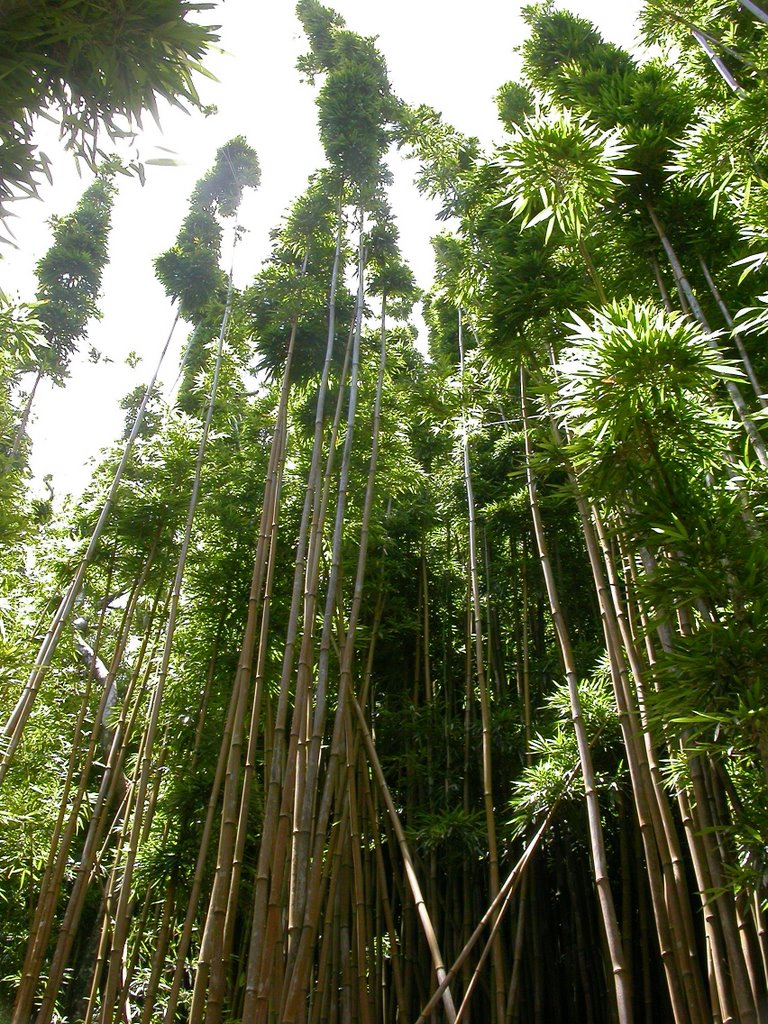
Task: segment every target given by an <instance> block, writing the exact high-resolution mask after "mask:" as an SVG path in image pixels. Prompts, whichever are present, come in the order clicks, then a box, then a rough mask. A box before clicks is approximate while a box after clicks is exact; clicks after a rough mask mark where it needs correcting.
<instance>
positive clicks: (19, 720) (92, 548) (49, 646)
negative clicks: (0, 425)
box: [0, 312, 179, 786]
mask: <svg viewBox="0 0 768 1024" xmlns="http://www.w3.org/2000/svg"><path fill="white" fill-rule="evenodd" d="M178 320H179V314H178V312H177V313H176V316H175V317H174V321H173V324H172V326H171V330H170V332H169V334H168V338H167V340H166V342H165V345H164V346H163V350H162V352H161V353H160V358H159V360H158V362H157V366H156V368H155V372H154V373H153V375H152V379H151V380H150V382H149V384H148V385H147V388H146V390H145V392H144V396H143V398H142V400H141V404H140V405H139V408H138V410H137V412H136V418H135V419H134V422H133V427H132V428H131V433H130V434H129V436H128V440H127V441H126V443H125V447H124V448H123V453H122V456H121V458H120V462H119V463H118V467H117V469H116V470H115V475H114V477H113V479H112V483H111V485H110V488H109V491H108V493H107V497H106V500H105V502H104V505H103V506H102V509H101V513H100V515H99V518H98V520H97V522H96V525H95V526H94V528H93V532H92V533H91V537H90V540H89V541H88V546H87V548H86V549H85V552H84V554H83V556H82V558H81V559H80V563H79V565H78V567H77V570H76V572H75V575H74V577H73V578H72V580H71V582H70V584H69V586H68V587H67V590H66V592H65V594H64V597H63V598H62V599H61V602H60V604H59V607H58V608H57V610H56V613H55V615H54V617H53V621H52V622H51V625H50V628H49V630H48V632H47V634H46V636H45V638H44V639H43V642H42V644H41V645H40V650H39V651H38V654H37V659H36V661H35V665H34V667H33V669H32V672H31V674H30V676H29V679H28V680H27V683H26V685H25V687H24V689H23V691H22V693H21V695H20V696H19V699H18V701H17V702H16V706H15V707H14V709H13V711H12V712H11V714H10V715H9V717H8V720H7V722H6V723H5V725H4V727H3V738H4V739H5V740H7V745H6V746H5V749H4V750H3V752H2V758H1V759H0V786H2V784H3V780H4V779H5V776H6V773H7V771H8V768H9V766H10V764H11V761H12V759H13V755H14V753H15V751H16V748H17V746H18V745H19V743H20V741H21V736H22V733H23V731H24V726H25V725H26V722H27V719H28V718H29V716H30V714H31V711H32V705H33V703H34V700H35V697H36V696H37V693H38V691H39V689H40V686H41V685H42V682H43V680H44V679H45V676H46V673H47V671H48V667H49V665H50V663H51V659H52V658H53V655H54V652H55V650H56V647H57V646H58V643H59V640H60V639H61V634H62V632H63V630H64V626H65V625H66V623H67V620H68V618H69V616H70V614H71V612H72V609H73V607H74V605H75V600H76V599H77V596H78V594H79V593H80V589H81V587H82V584H83V580H84V579H85V573H86V571H87V569H88V566H89V565H90V564H91V561H92V560H93V556H94V554H95V552H96V548H97V546H98V543H99V540H100V539H101V534H102V532H103V530H104V527H105V525H106V522H107V519H108V518H109V513H110V512H111V510H112V506H113V504H114V501H115V497H116V495H117V490H118V488H119V486H120V484H121V483H122V479H123V475H124V473H125V468H126V466H127V465H128V459H129V458H130V455H131V452H132V450H133V443H134V441H135V440H136V438H137V437H138V434H139V431H140V430H141V426H142V424H143V422H144V414H145V412H146V408H147V405H148V404H149V400H150V398H151V397H152V392H153V390H154V387H155V383H156V382H157V378H158V375H159V373H160V368H161V366H162V364H163V360H164V359H165V355H166V353H167V351H168V347H169V345H170V343H171V338H172V337H173V333H174V330H175V329H176V324H177V323H178Z"/></svg>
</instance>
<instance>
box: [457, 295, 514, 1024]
mask: <svg viewBox="0 0 768 1024" xmlns="http://www.w3.org/2000/svg"><path fill="white" fill-rule="evenodd" d="M457 312H458V346H459V373H460V375H461V381H462V396H463V402H464V406H465V407H464V409H463V410H462V416H461V448H462V464H463V470H464V490H465V492H466V497H467V516H468V517H467V529H468V546H469V587H470V593H471V598H472V633H473V634H474V647H475V672H476V678H477V686H478V689H479V691H480V719H481V728H482V771H483V808H484V810H485V827H486V834H487V837H488V874H489V893H490V896H491V899H494V898H495V896H496V894H497V893H498V891H499V853H498V847H497V843H496V820H495V814H494V808H493V787H492V778H493V770H492V763H491V711H490V703H489V698H488V683H487V679H486V675H485V656H484V652H483V613H482V606H481V602H480V582H479V572H478V566H477V514H476V511H475V496H474V490H473V487H472V472H471V467H470V457H469V430H468V427H467V412H466V391H465V389H466V384H465V365H464V342H463V320H462V313H461V308H460V307H459V309H458V311H457ZM492 963H493V985H494V999H495V1007H496V1015H495V1019H496V1021H497V1022H498V1024H501V1022H502V1021H503V1020H504V1008H505V1004H506V996H505V978H504V957H503V951H502V945H501V936H499V937H498V938H497V939H496V941H495V943H494V946H493V957H492Z"/></svg>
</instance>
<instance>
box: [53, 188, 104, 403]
mask: <svg viewBox="0 0 768 1024" xmlns="http://www.w3.org/2000/svg"><path fill="white" fill-rule="evenodd" d="M114 193H115V188H114V185H113V184H112V180H111V174H105V175H99V176H98V177H97V178H96V180H95V181H94V182H93V184H92V185H90V186H89V187H88V188H87V189H86V190H85V192H84V193H83V196H82V198H81V200H80V202H79V203H78V205H77V207H76V208H75V210H74V211H73V212H72V213H70V214H68V215H66V216H64V217H54V218H52V220H51V222H50V223H51V226H52V228H53V244H52V245H51V247H50V249H49V250H48V252H47V253H46V254H45V256H43V258H42V259H41V260H40V261H39V262H38V264H37V267H36V268H35V269H36V273H37V279H38V290H37V301H38V309H37V317H38V320H39V321H40V324H41V330H42V334H43V337H44V338H45V340H46V342H47V345H46V346H45V347H44V348H42V349H40V351H39V352H38V354H37V355H38V360H39V365H40V368H41V370H42V371H43V372H44V373H45V374H46V375H49V376H51V377H52V378H53V379H54V381H55V382H56V383H57V384H59V385H61V384H62V383H63V381H64V379H65V378H66V377H67V375H68V372H69V362H70V359H71V358H72V355H73V354H74V353H75V352H76V351H77V345H78V343H79V342H80V341H82V340H83V338H85V336H86V331H87V328H88V323H89V321H90V320H91V319H93V318H98V317H99V316H100V315H101V314H100V312H99V308H98V305H97V301H98V298H99V292H100V289H101V279H102V275H103V272H104V267H105V265H106V262H107V241H108V237H109V229H110V217H111V212H112V201H113V198H114Z"/></svg>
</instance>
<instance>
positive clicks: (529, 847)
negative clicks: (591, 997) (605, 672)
mask: <svg viewBox="0 0 768 1024" xmlns="http://www.w3.org/2000/svg"><path fill="white" fill-rule="evenodd" d="M595 739H597V737H595ZM580 767H581V765H580V763H578V764H576V765H574V766H573V768H572V769H571V770H570V771H569V772H568V773H567V774H566V776H565V778H564V779H563V784H562V788H561V789H560V792H559V793H558V794H557V796H556V797H555V799H554V800H553V801H552V805H551V807H549V808H548V810H547V813H546V815H545V816H544V820H543V821H542V823H541V825H540V826H539V827H538V829H537V830H536V832H535V833H534V835H533V836H532V837H531V838H530V839H529V840H528V842H527V844H526V846H525V849H524V850H523V853H522V855H521V856H520V857H519V858H518V860H517V863H516V864H515V866H514V867H513V868H512V870H511V871H510V873H509V874H508V875H507V877H506V878H505V879H504V882H503V883H502V884H501V886H500V887H499V892H498V895H497V896H496V898H495V899H494V900H493V901H492V902H491V903H490V905H489V906H488V908H487V909H486V911H485V913H484V914H483V916H482V917H481V918H480V920H479V921H478V923H477V925H476V926H475V929H474V931H473V932H472V934H471V935H470V937H469V938H468V939H467V941H466V942H465V943H464V946H463V947H462V950H461V952H460V953H459V955H458V956H457V957H456V959H455V960H454V962H453V964H452V965H451V967H450V969H449V970H448V971H446V972H445V976H444V978H443V980H442V981H441V982H440V984H439V985H438V987H437V988H436V989H435V991H434V992H433V993H432V995H431V997H430V999H429V1002H428V1003H426V1005H425V1006H424V1008H423V1009H422V1011H421V1013H420V1014H419V1016H418V1018H417V1019H416V1021H415V1024H424V1022H425V1021H426V1020H427V1019H428V1018H429V1015H430V1014H431V1013H432V1012H433V1011H434V1009H435V1008H436V1007H437V1005H438V1003H439V1002H440V1000H441V998H442V997H443V994H444V992H445V991H446V990H447V988H448V986H449V985H450V983H451V981H452V980H453V979H454V978H455V977H456V975H457V973H458V972H459V970H460V969H461V967H462V965H463V964H464V962H465V961H466V959H467V957H468V956H469V954H470V953H471V952H472V950H473V949H474V947H475V946H476V944H477V942H478V940H479V939H480V937H481V935H482V934H483V931H484V930H485V928H486V926H487V925H488V924H491V923H492V924H493V927H494V928H498V927H499V926H500V921H501V920H502V918H503V916H504V910H505V909H506V908H507V907H508V906H509V903H510V900H511V898H512V896H513V895H514V893H515V891H516V889H517V887H518V886H519V885H520V883H521V881H522V880H523V878H524V877H525V869H526V867H527V866H528V864H529V863H530V861H531V859H532V857H533V855H534V854H535V853H536V850H537V849H538V848H539V844H540V843H541V840H542V839H543V838H544V836H545V835H546V833H547V830H548V829H549V826H550V825H551V824H552V821H553V820H554V817H555V814H556V813H557V810H558V808H559V806H560V803H561V801H562V799H563V797H564V795H565V793H566V791H567V789H568V785H569V783H570V782H571V781H572V780H573V778H574V777H575V775H576V773H577V772H578V771H579V770H580ZM492 942H493V936H490V937H489V939H488V940H487V941H486V945H485V951H486V956H487V955H488V951H489V950H490V948H491V945H492Z"/></svg>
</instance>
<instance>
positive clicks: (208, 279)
mask: <svg viewBox="0 0 768 1024" xmlns="http://www.w3.org/2000/svg"><path fill="white" fill-rule="evenodd" d="M259 181H260V171H259V162H258V159H257V157H256V154H255V152H254V151H253V149H251V147H250V146H249V145H248V143H247V142H246V141H245V139H244V138H243V136H242V135H238V136H236V137H235V138H234V139H232V140H231V141H230V142H228V143H227V144H226V145H224V146H222V147H221V148H220V149H219V150H218V152H217V153H216V160H215V162H214V165H213V167H212V168H211V170H210V171H209V172H208V173H207V174H206V175H205V176H204V177H203V178H201V179H200V181H199V182H198V183H197V185H196V186H195V189H194V191H193V193H192V198H191V200H190V209H189V213H188V214H187V216H186V217H185V218H184V221H183V222H182V225H181V228H180V229H179V233H178V235H177V237H176V242H175V243H174V245H173V246H172V247H171V248H170V249H168V250H167V251H166V252H164V253H163V254H162V255H161V256H158V257H157V259H156V260H155V273H156V274H157V277H158V279H159V280H160V283H161V284H162V286H163V288H165V291H166V294H167V295H169V296H170V297H171V298H172V299H173V300H175V301H178V303H179V313H180V314H181V316H183V317H184V319H185V320H189V321H190V322H191V323H192V324H194V325H195V327H196V328H197V329H198V330H204V329H203V324H204V323H205V322H206V320H210V319H211V318H213V319H216V318H218V319H219V321H220V320H221V316H222V314H223V311H224V299H225V292H226V275H225V274H224V271H223V270H222V269H221V268H220V266H219V260H220V258H221V240H222V234H223V232H222V227H221V225H220V224H219V221H218V220H217V217H216V214H217V213H218V214H219V215H220V216H222V217H234V216H235V214H236V213H237V209H238V207H239V205H240V201H241V199H242V196H243V190H244V189H245V188H257V187H258V184H259Z"/></svg>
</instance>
